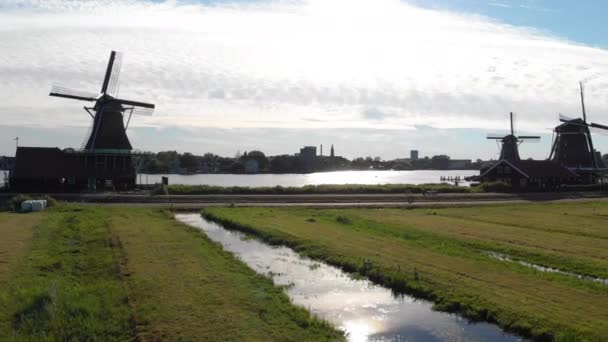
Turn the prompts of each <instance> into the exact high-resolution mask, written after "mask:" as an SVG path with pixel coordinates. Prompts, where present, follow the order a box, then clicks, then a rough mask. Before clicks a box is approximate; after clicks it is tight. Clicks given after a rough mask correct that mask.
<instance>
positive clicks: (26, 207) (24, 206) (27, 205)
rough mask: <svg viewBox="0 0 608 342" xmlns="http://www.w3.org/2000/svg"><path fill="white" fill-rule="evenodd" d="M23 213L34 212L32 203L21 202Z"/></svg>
mask: <svg viewBox="0 0 608 342" xmlns="http://www.w3.org/2000/svg"><path fill="white" fill-rule="evenodd" d="M21 211H22V212H25V213H27V212H30V211H32V201H23V202H21Z"/></svg>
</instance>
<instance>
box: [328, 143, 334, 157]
mask: <svg viewBox="0 0 608 342" xmlns="http://www.w3.org/2000/svg"><path fill="white" fill-rule="evenodd" d="M329 156H330V157H332V158H333V157H334V144H331V150H330V151H329Z"/></svg>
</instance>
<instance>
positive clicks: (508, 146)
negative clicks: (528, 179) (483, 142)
mask: <svg viewBox="0 0 608 342" xmlns="http://www.w3.org/2000/svg"><path fill="white" fill-rule="evenodd" d="M509 117H510V120H511V134H507V135H502V136H499V135H488V139H491V140H500V141H501V142H502V146H501V148H500V160H507V161H509V162H518V161H520V160H521V159H520V157H519V149H518V146H519V144H521V143H522V142H524V141H526V140H539V139H540V137H539V136H531V135H520V136H516V135H515V132H514V130H513V112H511V113H510V114H509Z"/></svg>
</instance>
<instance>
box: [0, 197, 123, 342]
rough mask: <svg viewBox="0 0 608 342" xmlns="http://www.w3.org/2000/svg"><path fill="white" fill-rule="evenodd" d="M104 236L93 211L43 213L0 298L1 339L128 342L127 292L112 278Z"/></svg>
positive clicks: (110, 255) (66, 209)
mask: <svg viewBox="0 0 608 342" xmlns="http://www.w3.org/2000/svg"><path fill="white" fill-rule="evenodd" d="M23 216H24V217H27V216H28V215H23ZM106 236H107V228H106V226H105V224H104V220H103V216H102V213H101V212H100V211H98V210H93V209H90V210H82V209H79V208H71V207H64V208H59V209H56V210H53V211H52V212H48V213H47V214H46V217H45V219H44V221H43V222H42V223H41V224H39V225H38V226H37V227H36V228H35V230H34V237H33V240H32V245H31V250H30V251H29V254H28V257H27V259H25V260H23V262H22V264H21V265H19V268H18V269H16V272H15V275H14V277H13V278H12V280H11V281H10V283H9V286H8V289H7V291H3V292H2V295H1V296H0V308H1V310H0V335H2V336H5V337H8V338H9V340H38V341H45V340H48V341H53V340H83V339H88V340H106V341H119V340H121V341H124V340H127V339H129V338H130V336H132V335H133V330H132V329H133V326H132V324H131V313H130V310H129V306H128V292H127V288H126V287H125V286H124V284H123V283H122V282H121V279H120V278H119V276H118V275H117V274H116V273H115V272H114V259H113V253H112V247H111V246H110V245H109V244H108V241H107V239H106Z"/></svg>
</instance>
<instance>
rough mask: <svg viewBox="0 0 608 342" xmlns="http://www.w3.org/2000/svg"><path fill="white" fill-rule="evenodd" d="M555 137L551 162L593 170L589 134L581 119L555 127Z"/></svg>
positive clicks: (594, 164) (593, 158)
mask: <svg viewBox="0 0 608 342" xmlns="http://www.w3.org/2000/svg"><path fill="white" fill-rule="evenodd" d="M554 132H555V134H556V137H555V141H554V143H553V148H552V151H551V158H550V159H551V160H553V161H554V162H557V163H559V164H562V165H564V166H566V167H569V168H576V169H578V168H595V167H597V166H598V165H596V161H595V157H594V152H593V149H592V146H593V143H592V140H591V133H590V131H589V128H588V127H587V126H586V124H585V122H584V121H583V120H582V119H574V120H571V121H568V122H564V123H563V124H561V125H559V126H557V127H555V130H554Z"/></svg>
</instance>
